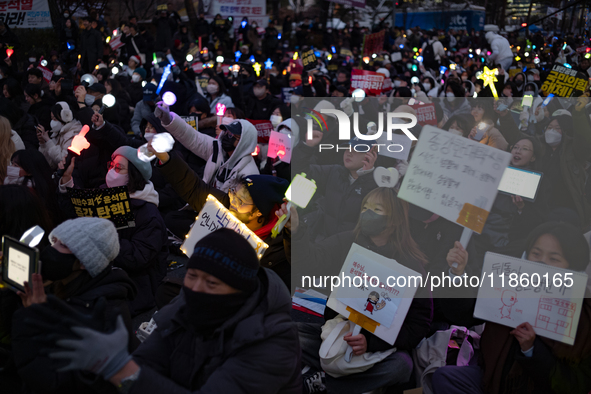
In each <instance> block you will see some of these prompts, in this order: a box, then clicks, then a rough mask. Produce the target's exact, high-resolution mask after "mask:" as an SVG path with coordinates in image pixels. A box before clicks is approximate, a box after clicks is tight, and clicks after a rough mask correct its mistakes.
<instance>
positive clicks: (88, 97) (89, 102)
mask: <svg viewBox="0 0 591 394" xmlns="http://www.w3.org/2000/svg"><path fill="white" fill-rule="evenodd" d="M95 100H96V99H95V98H94V96H93V95H92V94H87V95H86V96H84V102H85V103H86V105H88V106H89V107H90V106H91V105H92V104H93V103H94V102H95Z"/></svg>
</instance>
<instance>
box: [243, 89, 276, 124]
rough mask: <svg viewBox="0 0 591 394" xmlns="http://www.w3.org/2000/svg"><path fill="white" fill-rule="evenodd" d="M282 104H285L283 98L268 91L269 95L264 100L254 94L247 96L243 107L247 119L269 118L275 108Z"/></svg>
mask: <svg viewBox="0 0 591 394" xmlns="http://www.w3.org/2000/svg"><path fill="white" fill-rule="evenodd" d="M281 105H283V103H282V102H281V100H279V99H278V98H277V97H275V96H273V95H271V94H269V93H267V97H265V98H264V99H262V100H259V99H257V98H256V97H254V96H251V97H246V98H245V103H244V107H243V108H244V113H245V116H246V118H247V119H254V120H269V119H270V118H271V114H273V111H275V108H277V107H280V106H281Z"/></svg>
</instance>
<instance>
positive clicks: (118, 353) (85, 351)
mask: <svg viewBox="0 0 591 394" xmlns="http://www.w3.org/2000/svg"><path fill="white" fill-rule="evenodd" d="M71 330H72V331H73V332H74V333H75V334H77V335H78V336H79V337H80V338H79V339H60V340H59V341H57V342H56V345H57V346H58V347H59V348H61V350H62V351H53V352H50V353H49V357H50V358H53V359H57V360H66V361H69V362H70V363H69V364H68V365H66V366H65V367H63V368H60V369H58V372H65V371H71V370H83V371H90V372H92V373H95V374H97V375H100V376H101V377H102V378H103V379H105V380H108V379H110V378H111V377H112V376H113V375H115V374H116V373H117V372H119V371H120V370H121V369H122V368H123V367H124V366H125V365H126V364H127V363H128V362H129V361H130V360H131V356H130V355H129V352H128V351H127V342H128V334H127V329H126V328H125V323H124V322H123V317H121V315H119V316H118V317H117V327H116V328H115V331H113V332H111V333H110V334H105V333H102V332H99V331H95V330H92V329H90V328H86V327H72V329H71Z"/></svg>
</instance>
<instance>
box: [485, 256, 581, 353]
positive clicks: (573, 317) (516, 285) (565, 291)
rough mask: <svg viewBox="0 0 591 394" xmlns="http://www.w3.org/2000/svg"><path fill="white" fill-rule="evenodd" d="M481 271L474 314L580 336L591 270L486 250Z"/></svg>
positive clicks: (557, 335) (570, 339)
mask: <svg viewBox="0 0 591 394" xmlns="http://www.w3.org/2000/svg"><path fill="white" fill-rule="evenodd" d="M482 277H483V278H484V281H483V284H482V286H481V287H480V288H479V290H478V297H477V300H476V306H475V308H474V317H477V318H480V319H483V320H486V321H490V322H494V323H498V324H502V325H505V326H509V327H517V326H518V325H520V324H521V323H525V322H528V323H529V324H531V325H532V327H533V328H534V330H535V332H536V334H537V335H540V336H543V337H546V338H550V339H554V340H556V341H560V342H563V343H566V344H569V345H572V344H573V343H574V342H575V335H576V333H577V327H578V325H579V317H580V315H581V309H582V306H583V298H584V295H585V287H586V285H587V275H586V274H584V273H581V272H576V271H571V270H567V269H562V268H556V267H552V266H550V265H546V264H543V263H536V262H533V261H528V260H521V259H516V258H514V257H509V256H504V255H500V254H496V253H491V252H487V253H486V256H485V258H484V265H483V267H482Z"/></svg>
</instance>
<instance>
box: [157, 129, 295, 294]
mask: <svg viewBox="0 0 591 394" xmlns="http://www.w3.org/2000/svg"><path fill="white" fill-rule="evenodd" d="M236 123H237V122H234V123H232V124H231V125H230V127H233V126H236ZM148 149H149V150H151V151H152V152H154V153H155V154H156V157H157V158H158V159H159V164H158V165H157V167H158V168H159V169H160V171H161V172H162V174H163V175H164V178H165V179H166V180H167V181H168V183H170V184H171V185H172V187H173V189H174V190H175V191H176V192H177V194H178V195H180V196H181V197H182V198H183V200H185V202H187V203H188V204H189V205H190V207H191V208H192V209H193V210H194V211H195V212H200V211H201V209H202V208H203V205H205V202H206V200H207V196H208V195H210V194H211V195H213V196H214V197H215V198H217V199H218V201H220V202H221V203H222V204H223V205H224V206H225V207H226V208H228V209H229V210H230V212H231V213H232V214H233V215H234V216H236V218H238V219H239V220H240V221H242V222H243V223H244V224H245V225H246V226H247V227H248V228H249V229H250V230H252V231H253V232H254V233H255V234H256V235H257V236H258V237H259V238H260V239H262V240H263V241H264V242H265V243H267V244H268V245H269V248H268V249H267V250H266V251H265V253H264V254H263V256H262V258H261V266H262V267H266V268H269V269H271V270H273V271H275V273H277V274H278V275H279V276H280V277H281V279H282V280H283V281H284V282H285V284H286V286H287V287H288V288H289V287H290V282H291V266H290V264H289V261H288V256H287V255H286V251H285V249H284V242H283V237H284V236H283V235H279V236H277V237H276V238H272V237H271V229H272V228H273V226H274V225H275V224H276V223H277V216H276V215H275V212H276V210H277V209H279V206H280V205H281V203H282V202H283V198H284V197H285V192H286V191H287V188H288V186H289V181H288V180H285V179H281V178H279V177H275V176H271V175H258V171H257V172H255V173H254V174H252V175H240V176H238V177H236V178H234V179H232V180H231V181H229V182H228V191H227V192H224V191H222V190H219V189H216V188H214V187H212V186H211V185H208V184H207V183H206V182H204V180H202V179H201V178H200V177H199V176H198V175H197V174H196V173H195V172H194V171H193V170H191V168H190V167H189V166H188V165H187V163H185V162H184V161H183V160H182V158H181V157H180V156H179V155H178V154H176V153H172V154H168V153H156V152H155V151H154V150H153V148H152V146H151V145H148ZM194 218H195V215H194V214H193V215H192V216H191V223H192V222H193V221H194V220H195V219H194ZM167 220H168V218H167ZM169 229H171V226H169ZM171 231H173V229H171ZM173 232H174V231H173ZM176 235H177V236H178V235H179V234H176Z"/></svg>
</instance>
